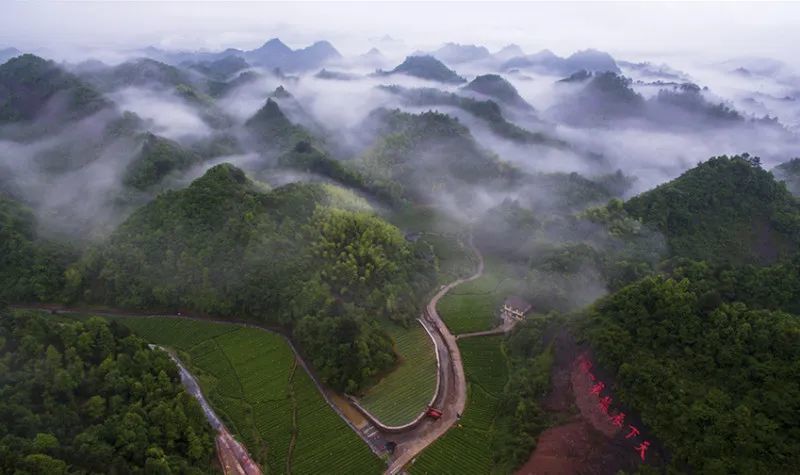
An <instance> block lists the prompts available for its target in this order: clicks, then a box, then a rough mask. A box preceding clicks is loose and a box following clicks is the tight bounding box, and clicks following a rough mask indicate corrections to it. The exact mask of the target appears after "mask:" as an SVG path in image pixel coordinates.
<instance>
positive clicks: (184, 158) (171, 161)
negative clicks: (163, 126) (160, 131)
mask: <svg viewBox="0 0 800 475" xmlns="http://www.w3.org/2000/svg"><path fill="white" fill-rule="evenodd" d="M199 161H200V157H199V156H197V155H196V154H194V153H192V152H190V151H186V150H184V149H183V148H182V147H181V146H180V145H178V144H177V143H176V142H173V141H172V140H167V139H165V138H163V137H159V136H157V135H153V134H151V133H149V132H148V133H146V134H144V140H143V142H142V145H141V151H140V152H139V153H138V154H137V156H136V157H135V158H134V160H133V161H132V162H131V163H130V164H129V165H128V169H127V170H126V172H125V177H124V178H123V180H122V182H123V184H124V185H126V186H131V187H133V188H137V189H140V190H144V189H147V188H150V187H152V186H154V185H156V184H158V183H161V181H162V180H163V179H164V178H166V177H167V176H168V175H169V174H170V173H172V172H175V171H178V170H183V169H186V168H188V167H189V166H190V165H194V164H196V163H198V162H199Z"/></svg>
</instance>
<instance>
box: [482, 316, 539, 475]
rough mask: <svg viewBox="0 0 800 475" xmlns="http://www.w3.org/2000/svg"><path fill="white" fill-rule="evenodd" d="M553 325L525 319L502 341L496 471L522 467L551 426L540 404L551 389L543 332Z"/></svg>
mask: <svg viewBox="0 0 800 475" xmlns="http://www.w3.org/2000/svg"><path fill="white" fill-rule="evenodd" d="M553 323H554V322H553V321H552V318H551V317H544V316H535V317H531V318H528V319H527V320H526V321H525V322H523V323H522V324H520V325H518V326H517V327H516V328H515V329H514V331H513V332H512V333H511V334H509V335H508V336H507V337H506V339H505V341H504V342H503V349H504V353H505V355H506V358H507V359H508V362H509V370H508V382H507V383H506V386H505V388H504V389H503V393H502V395H501V397H500V404H499V407H498V410H497V419H496V420H495V427H496V429H495V434H494V437H493V439H492V453H493V455H492V458H493V461H494V464H495V466H496V467H499V468H500V470H498V472H502V473H511V472H513V471H514V469H516V468H518V467H519V466H520V465H522V464H523V463H524V462H525V460H527V459H528V457H529V456H530V454H531V451H532V450H533V448H534V447H535V445H536V439H537V437H538V436H539V434H540V433H541V432H542V431H543V430H544V429H545V428H547V426H548V425H549V423H550V421H549V417H548V414H547V413H546V412H545V411H544V410H543V409H542V408H541V406H540V405H539V403H540V401H541V399H542V397H543V396H544V395H545V394H547V392H548V389H549V387H550V370H551V367H552V364H553V349H552V345H551V344H549V342H546V341H545V331H546V330H547V328H548V327H552V325H553Z"/></svg>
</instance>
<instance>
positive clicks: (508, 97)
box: [464, 74, 533, 109]
mask: <svg viewBox="0 0 800 475" xmlns="http://www.w3.org/2000/svg"><path fill="white" fill-rule="evenodd" d="M464 89H466V90H468V91H472V92H477V93H479V94H483V95H484V96H489V97H491V98H493V99H496V100H497V101H499V102H502V103H505V104H509V105H513V106H517V107H520V108H523V109H533V107H532V106H531V105H530V104H528V103H527V102H525V99H523V98H522V97H521V96H520V95H519V92H517V89H516V88H515V87H514V86H513V85H512V84H511V83H510V82H508V81H507V80H506V79H505V78H503V77H502V76H500V75H498V74H484V75H482V76H477V77H476V78H475V79H473V80H472V81H470V83H469V84H467V85H466V86H464Z"/></svg>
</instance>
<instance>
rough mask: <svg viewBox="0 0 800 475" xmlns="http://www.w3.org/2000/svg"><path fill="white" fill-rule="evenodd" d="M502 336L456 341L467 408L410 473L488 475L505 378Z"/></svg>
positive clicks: (413, 466) (411, 468) (429, 448)
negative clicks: (478, 474) (499, 399)
mask: <svg viewBox="0 0 800 475" xmlns="http://www.w3.org/2000/svg"><path fill="white" fill-rule="evenodd" d="M501 342H502V337H499V336H498V337H483V338H471V339H465V340H461V341H459V342H458V346H459V349H460V350H461V356H462V358H463V361H464V371H465V373H466V377H467V407H466V409H465V410H464V414H463V416H462V418H461V420H460V421H459V422H458V424H457V425H456V426H454V427H453V428H452V429H450V430H449V431H448V432H447V433H446V434H445V435H444V436H443V437H442V438H440V439H439V440H437V441H436V442H434V443H433V444H432V445H431V446H430V447H428V448H427V449H426V450H425V451H424V452H423V453H422V454H420V455H419V456H418V457H417V461H416V462H415V463H414V465H412V466H410V467H409V472H410V473H412V474H431V475H433V474H436V475H441V474H466V473H491V472H492V468H493V464H492V434H493V430H494V421H495V418H496V414H497V407H498V398H499V397H500V395H501V394H502V392H503V388H504V386H505V384H506V380H507V378H508V367H507V362H506V358H505V356H504V355H503V353H502V351H501V346H500V345H501Z"/></svg>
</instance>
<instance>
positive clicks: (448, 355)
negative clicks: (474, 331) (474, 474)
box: [385, 235, 484, 475]
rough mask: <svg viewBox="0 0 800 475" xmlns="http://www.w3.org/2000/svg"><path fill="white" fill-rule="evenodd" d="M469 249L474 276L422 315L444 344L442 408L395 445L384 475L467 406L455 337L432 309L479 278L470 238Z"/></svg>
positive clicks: (480, 258) (440, 432) (436, 298)
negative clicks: (462, 286)
mask: <svg viewBox="0 0 800 475" xmlns="http://www.w3.org/2000/svg"><path fill="white" fill-rule="evenodd" d="M469 247H470V248H471V249H472V251H473V252H474V253H475V256H476V257H477V258H478V267H477V269H476V270H475V273H474V274H472V275H471V276H469V277H465V278H462V279H458V280H455V281H453V282H451V283H449V284H447V285H445V286H444V287H442V288H441V289H439V291H438V292H437V293H436V295H434V296H433V298H431V300H430V302H428V305H427V306H426V307H425V312H424V315H423V318H425V319H426V320H427V321H428V322H430V323H432V324H433V326H434V328H435V329H436V333H437V334H438V335H439V336H440V337H441V339H442V340H443V343H444V345H443V346H444V351H442V352H441V353H440V355H439V357H440V362H441V364H442V367H441V368H440V369H439V371H440V372H441V374H442V376H443V384H442V394H441V395H440V398H439V400H440V401H441V404H442V409H443V415H442V417H441V418H440V419H439V420H437V421H431V422H430V423H429V424H425V425H421V426H419V427H418V428H416V429H415V430H413V431H412V433H411V434H408V435H411V437H407V440H406V441H405V442H403V443H402V444H398V449H397V451H396V452H395V458H394V459H393V460H392V462H391V464H390V465H389V468H387V469H386V472H385V473H386V474H388V475H394V474H396V473H398V472H400V471H401V470H402V469H403V467H405V466H406V465H407V464H408V463H409V462H411V460H413V459H414V457H416V456H417V455H418V454H419V453H420V452H422V451H423V450H424V449H425V448H426V447H427V446H429V445H430V444H432V443H433V442H434V441H435V440H436V439H438V438H439V437H441V436H443V435H444V434H445V433H446V432H447V431H448V430H449V429H450V428H451V427H452V426H453V424H455V423H456V421H457V420H458V418H459V416H460V414H463V412H464V407H465V406H466V403H467V381H466V377H465V376H464V365H463V364H462V362H461V352H460V351H459V350H458V344H457V343H456V338H455V336H454V335H453V334H452V333H450V330H449V329H448V328H447V325H445V323H444V321H442V318H441V317H440V316H439V313H438V312H437V311H436V305H437V304H438V303H439V300H440V299H441V298H442V297H444V296H445V295H446V294H447V292H449V291H450V290H452V289H453V288H454V287H456V286H458V285H461V284H463V283H465V282H470V281H473V280H475V279H477V278H479V277H480V276H482V275H483V268H484V262H483V255H482V254H481V253H480V251H478V248H477V247H475V244H474V243H473V241H472V236H471V235H470V238H469Z"/></svg>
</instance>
